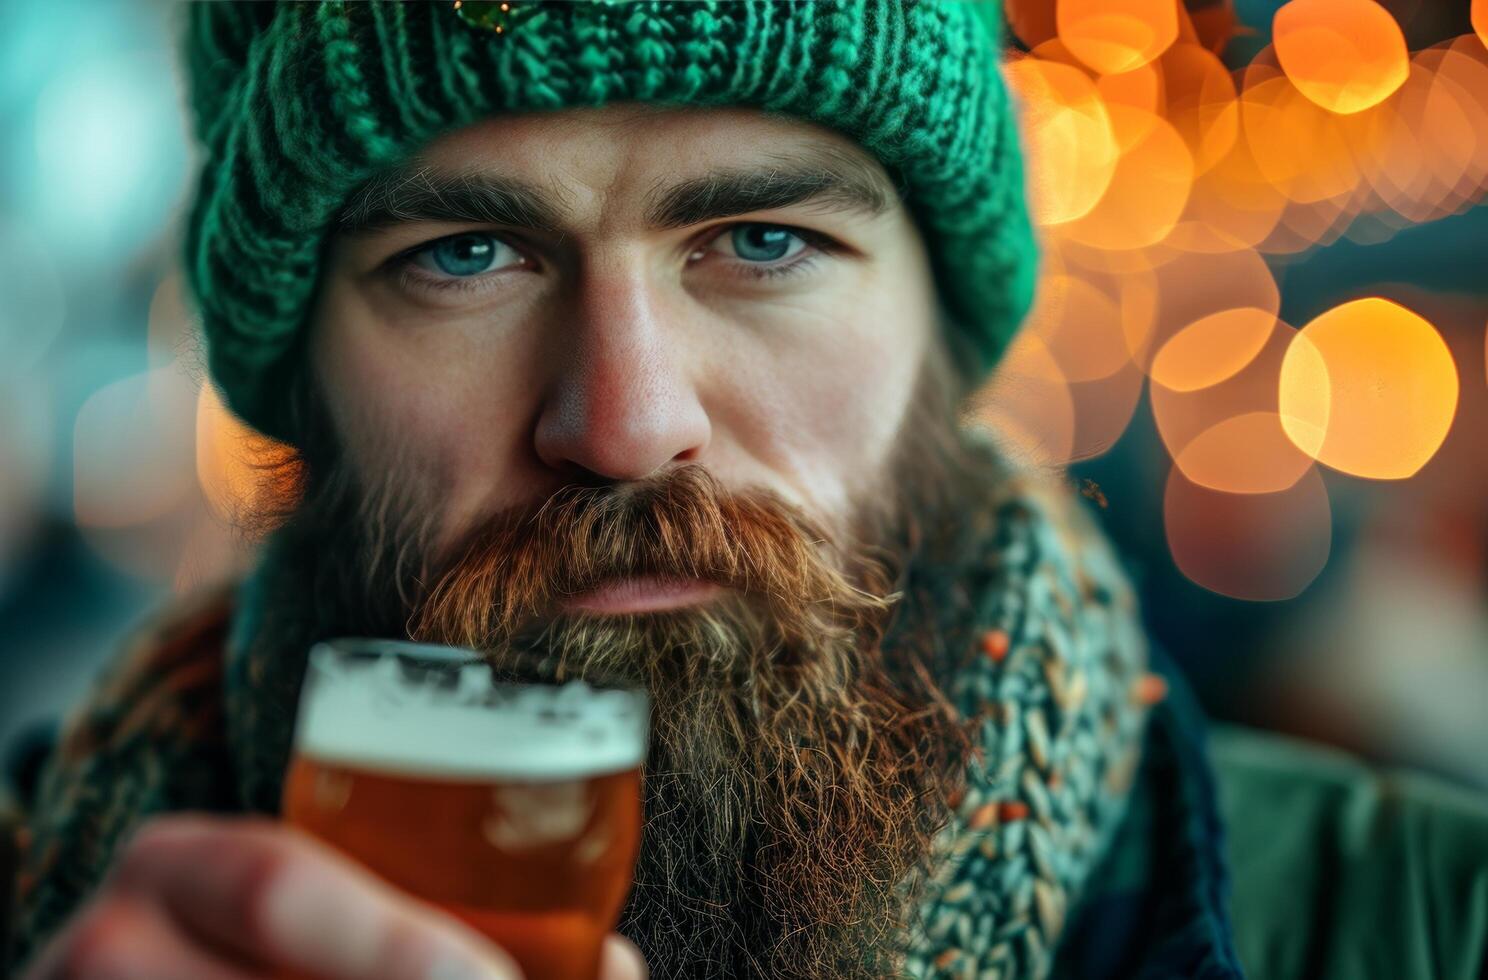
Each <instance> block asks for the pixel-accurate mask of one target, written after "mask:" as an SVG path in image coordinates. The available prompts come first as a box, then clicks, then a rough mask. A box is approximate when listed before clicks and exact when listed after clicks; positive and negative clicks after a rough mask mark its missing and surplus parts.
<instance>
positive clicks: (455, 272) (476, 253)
mask: <svg viewBox="0 0 1488 980" xmlns="http://www.w3.org/2000/svg"><path fill="white" fill-rule="evenodd" d="M503 244H505V243H503V242H502V241H500V240H499V239H497V238H496V237H494V236H492V235H482V234H477V233H474V232H472V233H468V234H464V235H454V236H451V237H450V238H443V239H440V240H439V241H437V242H434V243H433V244H431V245H428V246H426V247H425V248H422V249H420V250H419V251H418V252H417V253H416V254H414V255H413V256H411V258H412V260H413V263H414V265H417V266H419V267H420V268H423V269H428V270H429V271H430V272H442V273H444V274H445V275H447V276H456V277H461V278H463V277H467V276H478V275H480V274H481V273H482V272H489V271H491V269H492V268H493V267H494V262H493V260H494V259H495V257H496V254H497V252H498V251H499V248H500V246H501V245H503Z"/></svg>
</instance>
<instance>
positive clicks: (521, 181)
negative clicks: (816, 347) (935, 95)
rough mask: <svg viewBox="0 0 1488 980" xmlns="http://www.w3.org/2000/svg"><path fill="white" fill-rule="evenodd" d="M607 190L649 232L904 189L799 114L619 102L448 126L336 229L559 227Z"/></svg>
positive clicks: (359, 197) (863, 208)
mask: <svg viewBox="0 0 1488 980" xmlns="http://www.w3.org/2000/svg"><path fill="white" fill-rule="evenodd" d="M570 168H572V169H570ZM576 183H577V184H579V185H580V186H581V187H582V188H583V189H582V190H580V191H579V192H577V193H576V192H575V184H576ZM612 185H621V186H620V187H619V192H620V193H621V194H622V195H623V196H624V197H626V198H635V199H636V200H629V201H627V202H625V206H626V207H627V208H637V209H638V213H640V214H642V215H643V216H644V221H645V224H646V226H647V227H648V228H651V229H654V230H665V229H671V228H683V227H688V226H690V225H693V224H697V223H700V222H702V221H708V220H713V219H716V218H721V217H727V216H730V215H732V214H742V213H747V212H750V211H758V210H769V209H774V208H784V207H792V206H796V205H805V204H809V205H810V206H811V207H812V209H813V210H817V211H818V212H826V211H837V212H842V213H852V214H855V215H856V216H858V217H862V218H870V219H871V218H876V217H879V216H881V215H884V214H886V213H888V212H890V211H892V210H893V209H894V207H895V205H896V204H898V203H899V201H900V200H901V198H902V196H903V189H902V187H901V186H898V185H896V183H895V182H894V180H893V179H892V178H891V177H890V176H889V175H888V174H887V173H886V172H885V171H884V169H883V167H882V166H880V165H879V163H878V162H877V161H876V160H874V158H873V157H872V156H871V155H870V154H868V153H867V151H865V150H864V149H862V148H861V147H859V146H857V145H856V144H854V143H853V142H852V141H851V140H850V139H848V138H847V137H846V136H843V135H841V134H838V133H835V132H833V131H831V130H829V129H827V128H825V127H821V126H817V125H816V124H813V123H809V122H806V121H804V120H793V119H787V118H785V117H780V116H775V115H770V114H766V113H762V112H758V111H755V110H742V109H737V108H732V107H722V108H716V109H708V110H700V109H696V108H685V109H674V108H667V107H644V108H640V109H638V108H637V107H635V106H631V105H624V106H606V107H603V108H600V109H593V108H583V109H570V110H562V111H559V112H549V113H529V114H523V115H522V116H519V117H505V118H500V117H498V118H493V119H488V120H483V121H481V122H479V123H475V124H472V125H470V126H467V127H465V128H464V129H461V130H457V131H455V132H453V133H449V134H446V135H445V136H443V137H441V138H439V139H438V140H436V141H434V142H433V143H431V144H430V145H429V146H427V147H425V149H424V150H423V151H422V152H421V153H420V154H418V155H417V156H416V157H414V158H413V159H412V160H410V161H409V162H408V163H407V164H405V165H403V166H400V167H396V168H392V169H390V170H388V171H385V172H384V173H382V174H379V175H377V176H376V177H374V178H373V179H372V180H370V181H368V182H367V183H365V184H364V185H362V186H361V187H360V188H358V189H357V190H356V191H355V192H354V193H353V194H352V195H351V197H350V199H349V200H348V202H347V204H346V206H345V207H344V208H343V209H342V212H341V217H340V222H339V224H340V230H341V231H342V233H344V234H358V233H368V232H372V231H377V230H381V229H383V228H386V227H389V226H392V225H396V224H402V223H407V222H411V221H480V222H491V223H500V224H508V225H514V226H517V227H525V228H531V229H533V230H537V231H542V232H547V233H552V234H561V233H562V232H563V230H564V229H565V228H566V227H572V226H573V225H574V224H575V223H576V214H577V213H578V212H579V211H580V210H604V209H607V208H609V207H610V206H611V205H612V203H614V202H613V201H612V196H613V195H615V194H616V192H617V186H612ZM581 202H582V203H581Z"/></svg>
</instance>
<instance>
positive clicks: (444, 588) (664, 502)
mask: <svg viewBox="0 0 1488 980" xmlns="http://www.w3.org/2000/svg"><path fill="white" fill-rule="evenodd" d="M453 554H454V555H455V558H454V559H453V560H452V561H450V562H448V563H447V564H446V565H445V567H444V568H443V569H441V570H440V571H439V572H438V573H437V574H436V575H435V576H433V582H434V584H433V587H432V588H431V589H430V591H429V592H428V594H427V599H426V601H425V602H424V603H423V604H422V605H423V615H422V619H423V621H424V623H425V624H429V623H444V624H450V623H452V622H458V623H460V624H461V625H462V626H463V627H465V628H466V629H467V630H469V629H473V630H475V632H474V633H473V634H472V633H468V632H467V633H466V634H465V635H479V636H484V637H492V638H499V637H501V636H503V635H505V636H510V635H511V633H512V631H514V630H515V629H516V628H517V627H518V626H519V625H520V624H521V623H522V622H524V621H528V620H530V619H532V618H534V617H540V616H546V615H551V614H552V612H553V611H554V610H555V608H556V606H557V603H558V601H559V600H561V599H562V598H564V597H566V596H571V595H574V594H577V593H580V592H586V591H588V590H590V589H593V588H595V587H597V586H599V585H601V584H603V583H605V582H608V581H610V580H612V579H616V578H626V577H631V576H638V575H649V576H656V577H659V578H670V579H688V578H692V579H703V580H706V581H711V582H716V583H718V584H721V585H723V586H726V587H728V588H730V589H733V590H736V591H737V592H739V593H742V594H744V595H746V596H749V597H752V598H754V599H755V600H757V601H760V602H763V603H766V604H768V605H769V606H770V607H772V608H773V609H774V610H775V611H776V612H777V613H784V612H789V611H790V610H792V609H800V608H802V607H805V606H810V605H813V604H817V603H829V604H832V605H833V606H835V607H840V609H839V611H841V612H847V613H851V612H852V611H853V610H854V609H856V608H858V607H862V606H864V605H865V603H866V605H867V606H868V607H872V608H874V609H881V608H882V606H883V602H884V597H883V596H882V594H881V592H882V591H885V588H884V586H885V585H886V583H885V582H884V580H883V575H882V573H881V570H878V569H877V568H876V566H875V565H874V564H873V563H871V562H868V563H865V562H862V561H861V560H858V559H854V558H846V559H845V558H844V555H843V553H842V552H841V550H840V549H839V547H838V545H837V543H835V542H834V541H833V540H832V538H831V535H830V534H829V533H828V532H827V531H826V529H825V528H824V527H822V526H821V525H820V523H819V522H817V521H815V520H813V519H812V518H810V517H809V516H808V515H806V514H805V513H803V512H802V511H801V510H800V509H799V508H797V507H795V506H793V505H791V504H790V503H789V502H787V501H786V500H784V499H783V498H782V497H781V496H780V495H778V494H776V493H775V492H773V491H770V490H766V489H754V488H751V489H748V490H744V491H737V492H736V491H731V490H729V489H728V488H726V487H724V486H723V485H722V484H721V483H720V482H719V480H718V479H717V478H716V477H715V476H713V474H712V473H711V472H710V471H709V470H708V469H707V468H706V467H705V466H703V465H702V464H697V463H689V464H685V465H683V466H680V467H677V468H676V469H673V470H670V471H668V472H667V473H665V474H663V475H660V476H657V477H653V478H650V479H647V480H643V481H634V482H630V483H626V484H623V485H610V486H604V487H593V486H582V485H572V486H568V487H564V488H563V489H561V490H559V491H557V492H556V493H554V494H553V495H552V497H550V498H549V499H548V500H546V501H545V502H543V503H542V504H540V505H539V506H537V507H535V508H522V509H519V510H515V511H507V512H503V513H501V514H498V515H495V516H494V517H492V518H491V519H489V520H487V521H485V522H483V523H481V524H480V525H478V526H477V527H475V528H473V529H472V530H470V531H468V532H467V533H466V534H465V535H464V536H463V539H462V544H461V545H460V546H459V547H457V548H456V549H454V550H453ZM845 561H846V562H848V563H850V564H851V565H852V567H848V568H844V567H842V565H843V564H844V562H845ZM854 575H856V577H858V578H859V579H860V580H862V581H865V582H866V583H868V584H869V585H870V587H871V588H874V589H877V590H878V594H870V593H868V592H865V591H864V590H863V589H861V588H859V587H858V586H857V585H855V584H854V583H853V581H852V578H853V576H854ZM440 632H443V630H440Z"/></svg>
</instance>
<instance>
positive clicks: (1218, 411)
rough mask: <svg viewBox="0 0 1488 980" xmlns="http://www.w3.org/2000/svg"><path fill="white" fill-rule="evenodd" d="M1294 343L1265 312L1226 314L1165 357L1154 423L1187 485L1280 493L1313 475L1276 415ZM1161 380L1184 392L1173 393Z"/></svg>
mask: <svg viewBox="0 0 1488 980" xmlns="http://www.w3.org/2000/svg"><path fill="white" fill-rule="evenodd" d="M1229 314H1234V315H1229ZM1295 336H1296V331H1295V330H1293V329H1292V328H1291V327H1290V326H1289V325H1287V324H1285V323H1282V322H1281V321H1279V320H1277V319H1276V317H1275V316H1273V315H1271V314H1268V313H1266V312H1264V311H1262V310H1245V311H1228V313H1227V314H1218V315H1215V316H1211V317H1208V318H1206V319H1205V320H1202V321H1199V322H1198V323H1196V324H1194V325H1193V326H1191V327H1189V328H1188V329H1187V330H1185V331H1183V332H1182V333H1180V334H1178V335H1177V336H1176V337H1174V338H1173V340H1171V341H1169V342H1168V344H1167V345H1165V346H1164V348H1163V350H1162V351H1161V352H1159V354H1158V357H1157V359H1156V360H1155V361H1154V363H1153V369H1154V370H1153V380H1152V389H1151V390H1152V416H1153V419H1154V421H1155V422H1156V423H1157V431H1158V434H1159V435H1160V436H1161V437H1162V440H1163V444H1164V445H1165V446H1166V447H1167V449H1168V453H1169V455H1170V456H1172V458H1173V461H1174V462H1175V463H1176V464H1177V465H1178V468H1179V469H1180V470H1182V471H1183V475H1184V476H1185V477H1186V478H1187V479H1189V480H1191V481H1193V482H1194V483H1197V484H1199V485H1201V486H1205V487H1209V488H1210V489H1213V490H1223V491H1226V492H1228V493H1274V492H1277V491H1280V490H1285V489H1287V488H1288V487H1290V486H1292V485H1293V484H1295V483H1296V482H1297V481H1298V480H1299V479H1301V477H1302V475H1303V474H1304V473H1306V472H1307V471H1308V470H1309V469H1311V468H1312V458H1311V457H1310V456H1308V455H1307V454H1306V453H1304V452H1302V451H1301V450H1300V449H1298V448H1297V447H1296V446H1295V445H1294V444H1293V443H1292V441H1291V440H1290V439H1289V438H1288V436H1287V432H1286V429H1285V428H1284V426H1283V425H1282V421H1281V419H1280V417H1279V416H1278V414H1277V389H1278V385H1279V379H1280V375H1281V366H1282V363H1283V360H1284V358H1285V357H1286V354H1287V351H1288V348H1289V346H1290V344H1291V342H1292V338H1293V337H1295ZM1200 347H1208V348H1209V349H1210V350H1211V351H1212V352H1213V354H1214V361H1215V364H1214V365H1200V364H1198V363H1196V362H1195V361H1194V360H1193V358H1192V356H1191V355H1193V354H1195V353H1197V351H1198V348H1200ZM1223 372H1227V373H1224V374H1223V377H1219V375H1220V374H1221V373H1223ZM1160 375H1161V376H1164V377H1168V378H1172V379H1174V380H1176V381H1177V382H1178V383H1179V384H1180V385H1182V387H1181V388H1169V387H1167V386H1166V385H1164V384H1163V383H1162V382H1161V381H1160V380H1159V376H1160ZM1196 382H1208V383H1207V384H1198V383H1196Z"/></svg>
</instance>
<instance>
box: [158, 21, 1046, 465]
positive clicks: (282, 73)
mask: <svg viewBox="0 0 1488 980" xmlns="http://www.w3.org/2000/svg"><path fill="white" fill-rule="evenodd" d="M520 6H524V7H533V6H536V7H538V8H540V9H538V10H536V11H535V12H529V14H528V16H525V17H524V18H522V19H521V20H520V22H519V23H517V24H515V25H514V27H513V29H512V30H511V31H509V32H504V33H496V32H495V31H493V30H487V29H482V28H480V27H477V26H475V25H472V24H470V23H467V22H466V20H464V19H463V18H462V17H460V16H459V15H458V14H457V13H456V12H455V11H454V10H453V4H451V3H429V4H404V3H393V2H381V0H374V2H370V3H348V2H329V3H313V4H312V3H247V4H240V3H199V4H193V5H191V7H190V8H189V10H188V15H187V33H186V40H185V64H186V69H187V75H188V78H189V84H190V95H191V108H192V113H193V116H194V120H195V128H196V134H197V138H198V139H199V141H200V142H201V144H202V148H203V152H204V158H203V166H202V169H201V173H200V178H199V182H198V185H197V188H196V193H195V196H194V198H193V200H192V202H191V206H190V211H189V215H188V218H187V226H186V229H185V236H184V249H185V255H184V259H185V269H186V276H187V282H188V284H189V286H190V289H191V292H192V293H193V295H194V298H195V300H196V304H197V306H198V307H199V309H200V313H201V317H202V322H203V327H204V330H205V334H206V340H207V347H208V359H209V367H210V371H211V374H212V377H213V379H214V380H215V381H216V383H217V385H218V386H219V387H220V388H221V390H222V391H223V393H224V394H225V396H226V399H227V403H228V405H229V406H230V407H231V408H232V409H233V410H234V411H235V412H236V413H237V414H238V415H240V416H241V417H242V418H244V419H245V420H246V421H248V422H249V423H250V424H252V425H253V426H255V427H257V428H258V429H260V430H262V431H264V432H266V433H268V434H270V435H273V436H276V437H279V438H283V439H291V440H292V431H291V429H292V427H291V425H290V424H289V422H288V421H287V419H286V417H285V411H284V408H285V406H284V398H283V393H284V391H285V390H286V386H285V380H286V378H287V373H288V369H289V367H290V365H292V364H293V362H294V358H295V354H296V352H297V350H298V348H299V346H300V341H301V340H302V339H303V337H304V333H305V329H304V328H305V325H306V320H307V317H308V315H309V312H310V308H311V300H312V297H313V295H314V292H315V288H316V285H317V280H318V278H319V273H320V267H321V257H322V251H323V249H322V246H323V244H324V242H325V240H326V238H327V235H328V232H329V231H330V229H331V227H332V225H333V223H334V220H335V217H336V215H337V213H338V212H339V210H340V208H341V207H342V206H343V205H344V204H345V202H346V200H347V198H348V197H349V196H350V194H351V192H352V191H353V190H354V189H355V188H356V187H357V186H359V185H360V184H361V183H363V182H364V181H366V180H367V179H369V178H370V177H372V176H374V175H375V174H376V173H378V172H379V171H381V170H384V169H386V168H388V167H392V166H397V165H399V164H401V163H404V162H406V161H407V160H408V159H409V158H411V157H412V156H414V155H415V154H416V153H417V152H418V151H419V150H420V149H421V148H422V147H423V146H424V145H425V144H426V143H428V142H429V141H430V140H432V139H434V138H435V137H437V136H439V135H441V134H442V133H444V132H446V131H448V130H451V129H456V128H459V127H462V126H465V125H468V124H470V123H472V122H475V121H477V120H479V119H481V118H483V117H486V116H489V115H492V114H499V113H507V112H518V111H525V110H548V109H558V108H564V107H578V106H591V107H597V106H600V105H604V104H606V103H610V102H620V101H644V102H657V103H669V104H693V105H735V106H752V107H755V108H759V109H763V110H766V111H771V112H777V113H784V114H788V115H793V116H797V117H801V118H804V119H807V120H810V121H813V122H816V123H818V124H821V125H825V126H828V127H831V128H834V129H836V130H838V131H840V132H842V133H844V134H845V135H847V136H849V137H851V138H853V139H854V140H856V141H857V142H858V143H859V144H860V145H861V146H863V147H864V149H865V150H867V151H868V152H869V153H870V154H872V155H873V156H875V157H876V158H877V159H878V160H879V161H880V163H881V164H882V165H883V166H884V168H885V170H886V171H887V172H888V174H889V176H890V177H891V178H892V179H893V180H894V181H895V182H896V184H898V186H900V187H903V188H905V190H906V193H907V204H908V207H909V209H910V212H911V214H912V215H913V217H914V219H915V221H916V223H917V225H918V227H919V229H920V231H921V234H922V235H923V237H924V239H925V241H926V244H927V247H928V251H929V255H930V260H931V266H932V271H933V274H934V278H935V282H936V286H937V289H938V290H939V294H940V297H941V300H942V304H943V306H944V308H945V311H946V314H947V316H948V318H949V320H950V326H951V335H952V344H953V348H954V349H955V350H956V353H957V356H958V357H959V358H961V359H962V361H963V363H965V364H966V365H967V366H968V367H969V368H970V369H971V373H973V374H975V375H976V376H978V377H981V376H984V375H985V374H986V373H987V372H989V371H990V370H991V368H992V367H993V366H994V365H995V363H996V362H997V360H998V358H999V356H1000V355H1001V353H1002V352H1003V350H1004V348H1005V347H1006V346H1007V344H1008V342H1009V340H1010V339H1011V337H1012V335H1013V333H1014V331H1015V330H1016V328H1017V325H1018V323H1019V321H1020V320H1021V319H1022V317H1023V314H1024V313H1025V312H1026V310H1027V308H1028V305H1029V303H1030V301H1031V298H1032V293H1033V277H1034V267H1035V251H1034V245H1033V237H1032V232H1031V228H1030V225H1029V220H1028V215H1027V209H1026V205H1025V200H1024V182H1023V170H1022V162H1021V158H1020V155H1019V151H1018V144H1017V135H1016V130H1015V120H1014V118H1013V114H1012V111H1011V107H1010V104H1009V100H1008V96H1007V91H1006V89H1005V87H1004V85H1003V83H1002V80H1001V77H1000V75H999V73H998V50H999V39H998V29H999V27H998V25H1000V14H999V9H998V5H997V3H996V2H995V0H809V2H777V0H611V2H592V0H578V2H551V0H546V2H545V0H537V2H536V3H523V4H520Z"/></svg>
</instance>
